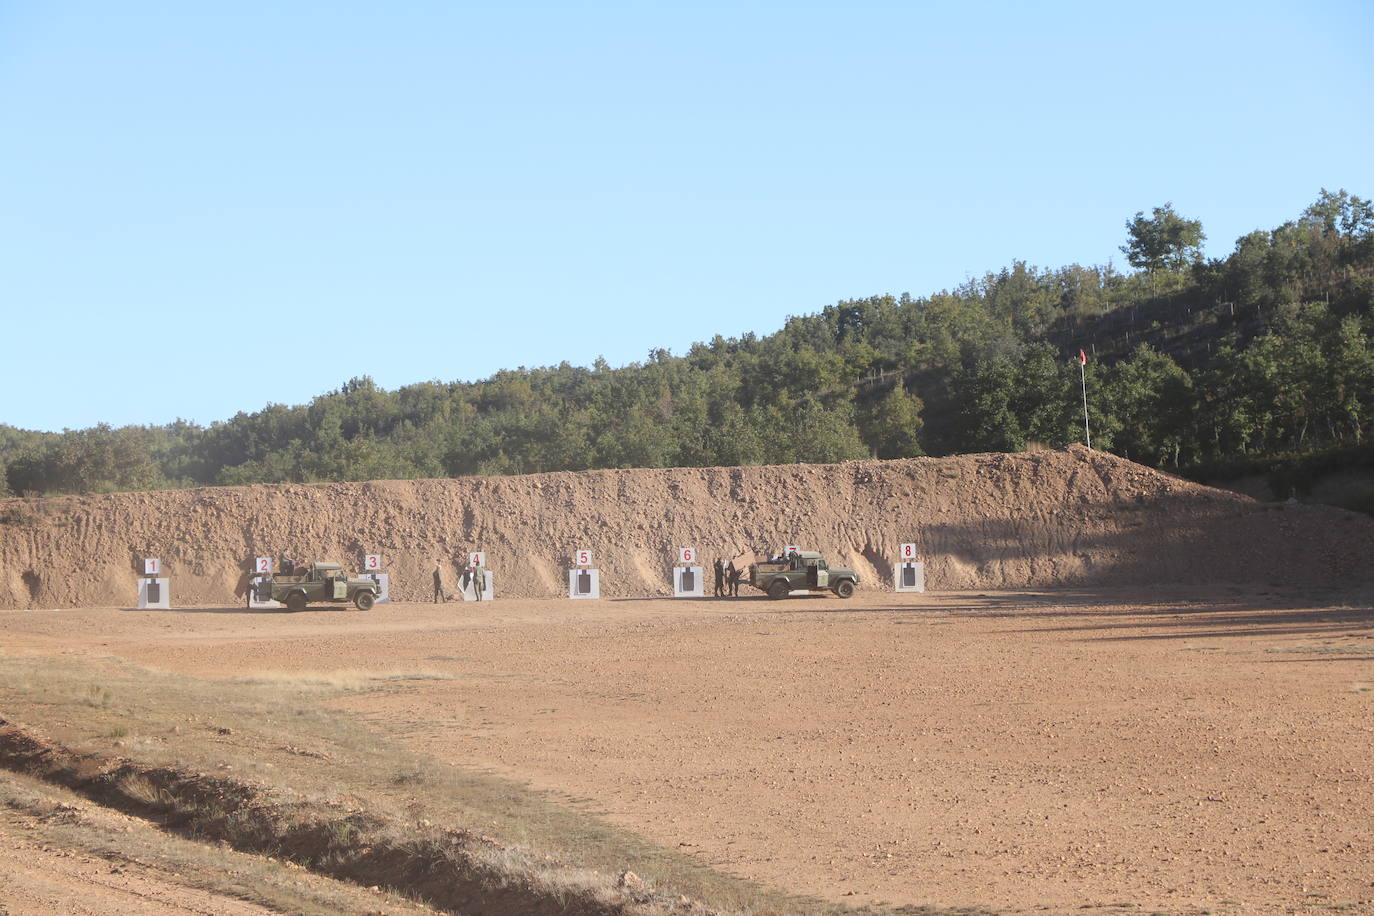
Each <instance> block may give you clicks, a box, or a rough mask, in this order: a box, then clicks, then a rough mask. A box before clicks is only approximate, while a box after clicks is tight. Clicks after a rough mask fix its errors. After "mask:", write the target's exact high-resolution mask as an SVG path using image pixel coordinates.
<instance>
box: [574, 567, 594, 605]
mask: <svg viewBox="0 0 1374 916" xmlns="http://www.w3.org/2000/svg"><path fill="white" fill-rule="evenodd" d="M568 597H569V598H600V597H601V570H599V569H587V568H585V567H580V568H578V569H570V570H568Z"/></svg>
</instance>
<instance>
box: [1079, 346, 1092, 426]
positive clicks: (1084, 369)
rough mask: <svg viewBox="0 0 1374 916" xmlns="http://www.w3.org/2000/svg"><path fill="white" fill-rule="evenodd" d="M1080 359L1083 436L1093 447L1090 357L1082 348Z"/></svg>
mask: <svg viewBox="0 0 1374 916" xmlns="http://www.w3.org/2000/svg"><path fill="white" fill-rule="evenodd" d="M1078 353H1079V355H1080V357H1081V358H1080V359H1079V361H1078V378H1079V380H1080V381H1081V382H1082V383H1083V437H1084V438H1085V439H1087V440H1088V448H1092V447H1093V434H1092V432H1091V431H1090V430H1089V429H1088V357H1087V354H1086V353H1084V352H1083V351H1082V350H1079V351H1078Z"/></svg>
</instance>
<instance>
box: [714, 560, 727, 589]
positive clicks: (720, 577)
mask: <svg viewBox="0 0 1374 916" xmlns="http://www.w3.org/2000/svg"><path fill="white" fill-rule="evenodd" d="M714 569H715V572H716V597H717V598H724V597H725V564H724V563H722V562H721V561H720V557H716V562H715V565H714Z"/></svg>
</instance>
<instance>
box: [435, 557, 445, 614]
mask: <svg viewBox="0 0 1374 916" xmlns="http://www.w3.org/2000/svg"><path fill="white" fill-rule="evenodd" d="M443 600H444V580H443V577H442V576H440V575H439V564H438V563H435V564H434V603H435V604H438V603H439V602H441V601H443Z"/></svg>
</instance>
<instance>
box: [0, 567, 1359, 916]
mask: <svg viewBox="0 0 1374 916" xmlns="http://www.w3.org/2000/svg"><path fill="white" fill-rule="evenodd" d="M0 646H4V647H5V651H6V652H9V653H11V654H38V655H43V654H54V655H56V654H67V655H71V656H75V657H82V656H92V657H97V658H98V657H102V656H117V657H121V658H125V659H129V660H131V661H134V662H137V663H140V664H144V665H148V666H154V667H157V668H160V669H165V670H170V671H175V672H178V673H181V674H186V675H191V676H194V677H197V678H303V679H311V678H316V679H320V678H323V679H328V678H331V677H333V678H340V679H344V680H346V679H347V678H351V677H352V678H356V677H365V676H366V675H367V673H368V672H372V673H389V676H391V677H394V678H395V677H397V675H396V672H412V673H418V674H419V676H414V677H410V678H409V679H405V680H400V679H398V680H396V681H395V683H396V684H397V685H398V686H397V689H388V690H385V691H367V692H345V693H342V694H331V695H330V696H331V697H332V698H330V699H327V700H322V702H325V703H328V704H330V705H332V706H334V707H336V708H340V709H343V710H346V711H348V712H350V713H354V714H357V715H359V716H362V717H364V719H365V720H366V721H367V722H368V723H369V725H370V727H371V728H372V729H373V730H374V731H375V732H376V733H377V735H378V737H379V739H382V740H385V741H393V742H399V743H400V744H402V745H404V746H406V747H408V748H410V749H412V750H415V751H419V752H422V753H425V754H429V755H432V756H434V757H438V758H442V759H445V760H448V761H453V762H456V763H460V764H464V765H469V766H473V767H478V768H484V769H486V770H489V771H491V772H493V773H496V774H499V775H503V776H509V777H514V778H516V779H519V780H522V781H527V782H528V783H530V784H531V785H533V786H534V787H536V788H539V789H544V790H548V791H551V792H554V793H558V794H560V795H561V796H563V797H565V798H566V799H567V801H568V804H570V805H577V806H582V807H584V808H587V809H589V810H594V811H600V812H604V813H605V817H606V819H607V820H609V821H610V822H611V823H613V824H615V825H619V826H623V827H627V828H631V829H633V830H635V831H637V832H639V833H641V834H643V835H644V836H646V837H647V838H648V839H650V840H653V841H656V842H658V843H660V844H662V845H664V846H667V847H669V848H677V849H680V850H682V851H684V852H686V853H689V854H691V855H693V856H695V857H697V858H699V859H700V860H702V861H703V862H706V863H710V864H712V865H715V866H718V867H720V868H723V869H726V870H728V871H731V872H734V873H737V874H740V875H743V876H746V877H749V878H752V879H757V880H760V881H763V882H766V883H769V884H773V885H775V886H778V887H781V888H783V889H785V890H788V891H791V892H795V893H804V894H810V895H814V896H816V897H820V898H823V899H829V900H832V901H835V902H841V903H854V904H877V903H888V904H892V905H903V904H915V905H930V906H941V907H952V906H988V907H993V908H1001V909H1012V910H1027V911H1029V910H1034V909H1037V908H1042V907H1043V908H1049V909H1051V910H1055V911H1069V910H1074V909H1077V908H1079V907H1082V906H1092V907H1103V908H1113V909H1114V908H1128V909H1137V908H1138V909H1139V911H1141V912H1151V911H1166V912H1189V911H1198V910H1202V909H1211V910H1212V911H1213V912H1228V911H1269V910H1275V909H1277V910H1282V909H1285V908H1302V909H1309V908H1317V909H1328V908H1332V909H1343V910H1345V911H1352V910H1353V911H1374V903H1372V902H1371V901H1374V886H1372V885H1371V882H1374V867H1371V865H1370V864H1369V863H1370V862H1371V861H1374V818H1371V814H1370V812H1371V811H1374V760H1372V759H1371V753H1370V752H1371V749H1374V716H1371V711H1374V689H1371V688H1372V687H1374V613H1371V610H1370V607H1369V603H1368V601H1367V597H1365V596H1360V595H1351V594H1345V595H1335V594H1331V593H1324V594H1318V593H1308V594H1301V593H1296V592H1292V593H1283V592H1279V591H1271V592H1268V593H1263V594H1254V593H1242V592H1239V591H1224V590H1217V591H1213V592H1211V593H1209V594H1205V595H1197V594H1189V593H1183V592H1176V593H1164V592H1162V591H1161V590H1152V591H1139V590H1137V591H1134V592H1129V593H1128V592H1097V593H1087V592H1081V591H1077V592H1075V591H1054V592H1036V593H945V594H927V595H922V596H896V595H885V594H881V593H874V592H860V595H859V596H858V597H856V598H855V599H854V600H852V601H849V602H843V601H839V600H836V599H833V598H829V597H826V598H793V599H789V600H787V601H785V602H770V601H768V600H766V599H759V598H750V599H740V600H738V601H711V600H705V601H672V600H616V601H598V602H569V601H566V600H564V601H538V600H521V601H500V602H497V603H495V604H493V605H484V606H481V607H474V606H472V605H452V604H450V605H441V606H435V605H390V606H379V608H378V609H377V610H376V611H374V612H372V613H371V614H366V615H364V614H358V613H354V612H342V611H328V610H321V611H307V612H305V613H301V614H263V613H252V612H247V611H243V610H241V609H234V608H220V609H214V608H208V609H202V610H199V611H197V610H189V611H177V612H133V611H121V610H110V609H104V610H101V609H95V610H75V611H37V612H35V611H3V612H0Z"/></svg>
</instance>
